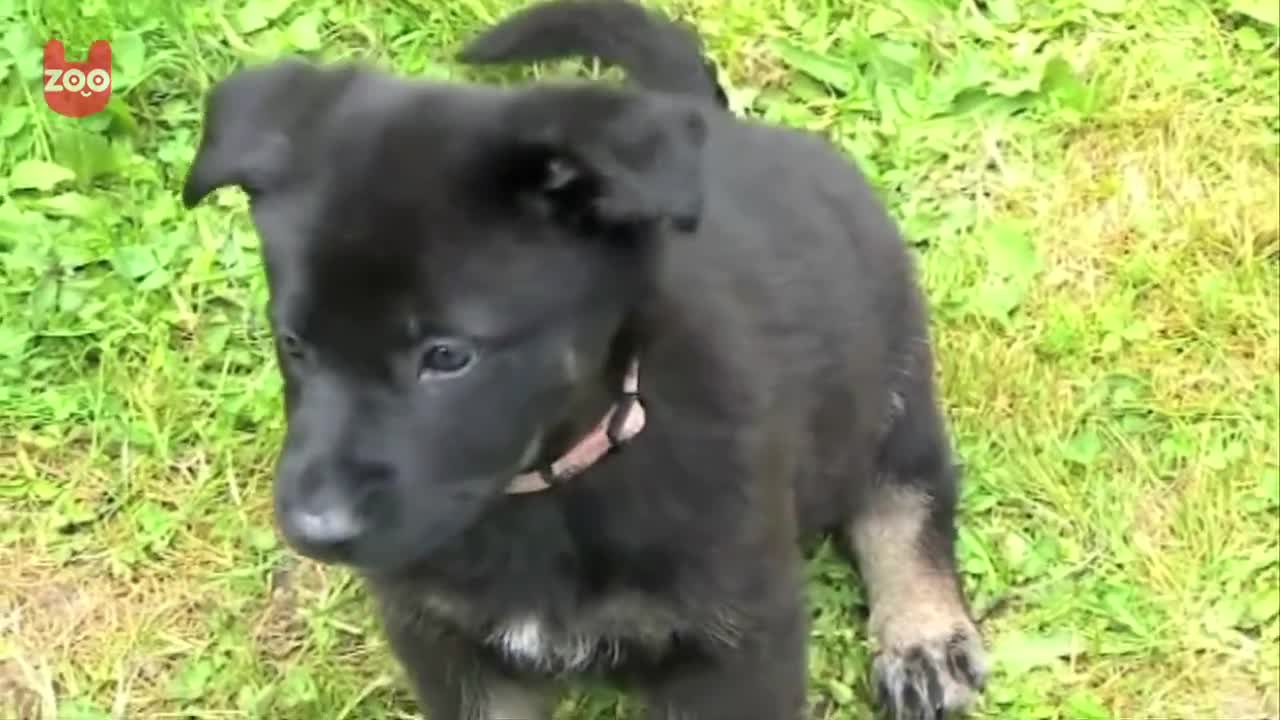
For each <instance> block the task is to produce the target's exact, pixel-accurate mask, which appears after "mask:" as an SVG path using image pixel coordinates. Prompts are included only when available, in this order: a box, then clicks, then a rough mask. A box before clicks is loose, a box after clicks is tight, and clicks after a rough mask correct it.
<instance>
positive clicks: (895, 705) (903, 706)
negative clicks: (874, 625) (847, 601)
mask: <svg viewBox="0 0 1280 720" xmlns="http://www.w3.org/2000/svg"><path fill="white" fill-rule="evenodd" d="M871 675H872V682H873V688H874V690H875V695H876V705H877V706H878V707H879V709H880V713H881V715H882V717H885V718H888V719H889V720H942V719H943V718H945V717H947V715H948V714H949V713H956V712H959V713H963V712H966V711H967V710H968V709H969V708H970V707H971V706H972V704H973V701H974V700H975V699H976V698H977V695H978V693H979V692H981V691H982V688H983V686H984V685H985V684H986V680H987V666H986V656H985V653H984V652H983V649H982V640H981V639H980V638H979V636H978V632H977V629H976V628H974V627H973V626H972V625H971V624H966V625H965V626H964V627H961V628H957V629H956V630H955V631H954V632H952V633H951V634H949V635H939V636H935V637H927V638H921V639H920V640H919V641H916V642H907V643H895V644H894V645H893V646H890V647H887V648H884V649H882V650H881V651H880V652H879V653H877V655H876V658H875V660H874V662H873V663H872V666H871Z"/></svg>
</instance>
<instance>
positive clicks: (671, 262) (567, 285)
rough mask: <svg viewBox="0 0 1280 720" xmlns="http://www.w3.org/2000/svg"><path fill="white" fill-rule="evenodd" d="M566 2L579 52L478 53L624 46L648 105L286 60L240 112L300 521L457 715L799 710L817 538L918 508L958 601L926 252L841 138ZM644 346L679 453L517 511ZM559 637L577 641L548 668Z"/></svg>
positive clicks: (646, 385)
mask: <svg viewBox="0 0 1280 720" xmlns="http://www.w3.org/2000/svg"><path fill="white" fill-rule="evenodd" d="M606 6H610V7H606ZM560 7H561V10H562V11H563V12H562V14H560V15H554V14H553V15H547V16H544V17H543V19H545V18H547V17H559V18H561V21H557V22H546V23H541V24H537V23H535V26H536V27H537V28H538V31H539V33H541V35H540V37H542V38H543V39H544V40H545V39H547V38H552V39H554V38H555V37H556V30H555V28H556V27H561V25H560V24H557V23H558V22H562V21H564V19H565V18H568V19H569V20H571V21H572V22H569V24H568V26H569V27H571V29H572V33H570V34H569V35H566V36H565V37H568V39H567V40H564V41H563V42H550V41H548V42H547V44H545V45H541V46H539V47H533V48H523V47H522V45H521V44H522V43H523V42H524V40H522V39H521V38H522V37H528V36H527V35H525V34H524V31H523V30H521V28H520V26H519V23H515V24H513V25H508V26H505V27H502V28H498V29H496V30H493V31H491V32H490V33H489V34H487V35H486V36H483V37H482V38H481V40H480V41H479V43H480V44H479V45H477V46H473V48H472V50H473V52H472V53H471V57H473V58H479V57H484V58H485V59H486V60H487V61H494V62H497V61H503V60H507V59H513V58H530V57H533V56H535V55H536V56H538V57H550V56H556V55H561V54H573V53H581V54H588V55H590V54H596V55H599V56H602V57H605V58H611V59H613V60H614V61H617V62H620V63H622V64H624V65H625V66H626V67H627V68H628V69H629V70H630V71H631V72H632V74H633V75H634V76H635V77H636V78H638V79H639V84H640V85H642V86H643V87H640V88H627V87H609V86H604V85H594V84H581V85H558V86H550V85H542V86H527V87H519V88H510V89H500V88H492V87H479V86H466V85H456V84H437V83H428V82H416V81H409V80H402V79H397V78H394V77H391V76H388V75H386V74H382V73H379V72H376V71H374V70H372V69H368V68H363V67H358V66H340V67H332V68H322V67H316V66H312V65H308V64H305V63H303V62H301V61H298V60H282V61H279V62H276V63H273V64H270V65H267V66H264V67H259V68H255V69H250V70H242V71H240V72H237V73H235V74H233V75H232V76H231V77H229V78H227V79H226V80H224V81H222V82H221V83H219V84H218V86H216V87H215V89H214V90H213V91H212V93H211V95H210V98H209V100H208V106H207V109H206V120H205V130H204V136H203V138H202V140H201V144H200V147H199V150H198V152H197V155H196V159H195V161H194V163H193V166H192V169H191V171H190V175H189V177H188V179H187V182H186V185H185V187H184V189H183V198H184V202H185V203H186V204H187V206H188V207H190V206H193V205H195V204H197V203H198V202H200V201H201V200H202V199H203V198H204V197H205V196H206V195H207V194H208V193H210V192H212V191H213V190H214V189H216V188H218V187H222V186H225V185H238V186H240V187H242V188H244V189H245V190H246V191H247V192H249V194H250V197H251V199H252V212H253V218H254V222H255V224H256V227H257V228H258V231H259V234H260V236H261V238H262V241H263V254H264V259H265V266H266V271H267V277H268V282H269V286H270V295H271V318H272V325H273V329H274V334H275V337H276V340H277V348H278V360H279V364H280V368H281V371H282V373H283V375H284V378H285V388H286V389H285V408H286V417H287V421H288V429H287V434H286V438H285V442H284V447H283V450H282V452H281V457H280V463H279V467H278V470H277V477H276V484H275V493H276V510H277V520H278V522H279V524H280V527H281V529H282V531H283V533H284V536H285V538H286V539H287V540H288V541H289V543H290V544H291V545H292V546H293V547H295V548H296V549H298V550H299V551H300V552H302V553H304V554H306V555H309V556H311V557H314V558H317V559H319V560H323V561H327V562H338V563H344V564H347V565H350V566H352V567H353V568H355V569H356V570H357V571H358V572H360V573H361V574H362V575H363V576H364V577H365V578H366V579H367V581H368V582H369V585H370V587H371V588H372V590H373V591H374V593H375V594H376V596H377V597H378V599H379V601H380V603H381V605H382V607H383V612H384V620H385V622H386V627H387V631H388V633H389V636H390V638H391V642H392V645H393V647H394V648H395V650H396V653H397V656H398V657H399V658H400V660H401V661H402V663H403V664H404V665H405V667H406V669H407V671H408V673H409V675H410V677H411V679H412V680H413V682H414V685H415V688H416V689H417V692H418V695H419V697H420V698H421V699H422V702H423V704H424V707H425V709H426V710H427V711H428V712H429V718H430V720H455V719H456V720H462V719H466V720H472V719H473V718H488V717H490V716H491V715H490V714H491V713H494V712H497V710H496V709H495V708H496V707H497V705H494V704H493V703H496V702H497V700H496V699H490V700H486V699H485V697H486V693H488V694H489V695H492V696H493V698H498V697H502V698H508V697H516V696H517V695H518V696H519V697H521V698H525V699H524V700H519V701H518V702H519V703H524V704H520V705H519V707H522V708H523V707H528V708H533V707H535V706H537V707H541V706H542V698H546V699H547V701H548V702H549V701H550V699H551V698H552V697H553V695H554V689H555V687H558V686H559V684H560V683H561V682H562V681H570V680H572V679H574V678H575V677H595V678H598V679H603V680H607V681H609V682H613V683H617V684H618V685H620V686H622V687H626V688H631V689H635V690H637V691H638V692H640V693H641V695H642V696H644V697H645V698H647V699H648V701H649V706H650V708H651V712H652V716H653V717H654V718H669V719H670V720H676V719H677V718H679V719H680V720H757V719H758V720H791V719H793V718H799V717H801V716H802V708H803V706H804V692H805V680H806V664H805V646H806V634H807V626H806V611H805V607H804V596H803V588H802V584H801V578H802V572H801V569H802V568H801V562H802V560H801V556H800V553H799V551H798V549H797V542H796V541H797V540H798V539H799V538H800V537H802V536H813V535H815V534H820V533H824V532H827V531H831V530H836V529H841V528H845V527H848V525H849V523H852V522H857V521H858V518H859V514H860V513H867V512H870V511H869V510H867V509H868V508H874V507H877V501H878V498H880V497H881V496H882V495H883V494H884V493H885V492H886V490H885V488H886V487H890V488H893V487H899V486H901V487H904V488H911V487H916V488H919V489H920V490H921V491H923V492H924V493H925V494H926V495H927V497H930V498H932V499H933V501H932V504H931V505H930V515H929V521H928V526H927V528H925V529H923V531H922V534H921V536H920V537H919V542H920V543H922V546H921V547H922V548H923V552H924V553H925V554H926V556H927V557H928V559H929V562H930V563H932V565H933V567H934V568H935V569H936V570H937V571H938V572H940V573H942V574H943V576H945V577H949V578H952V579H954V570H953V559H952V553H953V550H952V537H953V534H954V529H953V507H954V501H955V488H954V480H953V477H952V474H951V461H950V455H949V451H948V449H947V439H946V436H945V431H944V428H943V425H942V422H941V419H940V416H939V414H938V411H937V409H936V399H935V397H934V390H933V387H932V381H931V379H930V374H931V370H932V369H931V359H930V356H929V349H928V339H927V338H928V335H927V330H926V323H925V316H924V311H923V305H922V302H921V298H920V296H919V293H918V291H917V289H916V284H915V281H914V278H913V273H912V268H911V262H910V260H909V257H908V255H907V254H906V252H905V251H904V246H903V244H902V242H901V240H900V239H899V236H898V234H897V231H896V230H895V228H894V225H893V223H892V222H891V221H890V219H889V217H888V216H887V214H886V213H885V212H884V210H883V209H882V208H881V207H880V205H879V203H878V202H877V201H876V199H875V198H874V197H873V195H872V193H871V191H870V189H869V188H868V186H867V184H866V182H865V181H864V180H863V178H862V177H861V176H860V174H859V173H858V172H857V170H856V169H854V168H853V167H851V166H850V165H849V164H848V162H847V161H845V160H844V159H843V158H841V157H840V156H839V154H838V153H836V152H835V151H834V150H833V149H832V148H831V147H830V145H829V144H828V143H826V142H825V141H823V140H821V139H819V138H817V137H814V136H811V135H809V134H806V133H802V132H796V131H791V130H786V129H780V128H772V127H768V126H765V125H762V124H758V123H754V122H746V121H742V120H738V119H735V118H734V117H732V116H731V115H730V114H728V113H725V112H723V111H721V110H720V108H719V107H717V103H715V102H708V100H711V99H713V98H714V97H715V93H716V88H717V87H718V86H716V84H715V82H714V80H711V81H710V82H708V80H707V79H706V75H705V74H704V68H703V66H702V64H701V60H700V59H698V58H700V55H699V54H698V52H699V51H698V49H697V46H696V43H692V42H690V38H693V36H692V35H688V34H686V35H680V34H673V33H669V32H668V31H669V29H671V28H674V27H675V26H673V25H667V24H664V23H661V22H658V21H657V20H656V19H652V18H650V19H649V20H648V21H647V24H646V23H641V22H638V21H637V22H631V23H630V24H629V25H627V26H626V27H625V28H619V27H618V26H617V25H616V19H617V17H620V16H622V15H627V14H629V13H636V12H638V11H636V10H635V9H634V8H632V7H631V6H628V5H626V4H624V3H621V2H615V3H589V2H580V3H572V4H567V3H566V4H563V5H561V6H560ZM544 12H545V11H544ZM636 17H638V16H636ZM634 19H635V18H634V17H633V20H634ZM579 21H580V22H579ZM513 22H514V21H513ZM540 22H541V21H540ZM527 27H534V26H527ZM597 33H600V34H597ZM606 34H607V39H600V38H604V37H605V35H606ZM597 40H599V42H597ZM627 42H632V43H633V46H634V47H635V48H639V49H636V50H635V51H634V52H632V53H631V54H628V53H627V52H624V51H622V50H621V49H619V48H621V47H623V46H624V45H626V43H627ZM610 43H612V45H611V44H610ZM477 48H484V49H483V50H481V49H477ZM628 52H629V51H628ZM695 59H697V60H695ZM720 104H722V103H720ZM442 348H443V349H442ZM633 356H638V357H639V358H640V367H641V370H640V394H641V397H642V398H643V399H644V402H645V406H646V409H647V412H648V425H647V427H646V428H645V430H644V431H643V432H642V433H641V434H640V435H639V436H638V437H636V438H635V439H634V440H632V441H631V443H630V444H629V445H628V447H627V448H626V449H625V450H624V451H622V452H621V453H619V454H616V455H613V456H610V457H608V458H607V459H605V460H604V461H602V462H601V463H600V464H598V465H596V466H594V467H593V468H591V469H590V470H589V471H588V472H587V473H585V474H584V475H582V476H580V477H578V478H575V479H573V480H572V481H570V482H568V483H566V484H565V485H563V486H560V487H556V488H554V489H552V490H548V491H544V492H541V493H534V494H528V495H506V494H504V492H503V488H504V487H505V485H506V484H507V482H508V481H509V480H510V479H511V478H512V477H513V476H514V475H515V474H517V473H518V472H520V471H521V470H524V469H526V468H528V467H532V466H535V465H537V464H539V463H540V462H544V461H546V460H549V459H551V458H554V457H556V456H558V455H559V454H560V453H562V452H563V451H564V450H565V449H566V448H568V447H569V446H570V445H571V444H572V443H573V442H574V441H575V440H576V439H577V438H578V437H579V436H580V435H581V434H582V433H583V432H584V431H585V430H586V429H587V428H589V427H590V426H591V425H593V424H594V423H595V422H596V421H597V420H598V419H599V418H600V417H601V416H602V414H603V413H604V411H605V410H606V408H607V407H608V405H609V403H610V402H611V400H612V398H613V397H614V395H615V393H616V391H617V389H618V388H619V387H620V383H621V377H622V373H623V372H624V369H625V366H626V363H627V362H628V360H629V359H630V358H631V357H633ZM451 358H452V360H451ZM459 358H462V359H463V360H464V361H465V360H466V359H467V358H471V361H470V362H469V363H466V362H463V363H462V364H461V367H455V363H457V362H458V360H459ZM886 484H887V485H886ZM904 542H915V540H914V539H912V538H907V539H905V541H904ZM529 618H536V619H537V621H538V624H537V626H536V627H537V628H538V629H539V633H540V634H538V635H537V638H538V639H539V640H541V641H542V642H543V647H544V648H545V647H547V646H548V645H554V646H555V648H554V649H556V650H557V651H556V652H547V653H544V654H543V655H542V656H538V655H537V653H532V654H530V653H526V654H525V655H521V654H520V653H519V652H516V651H518V650H521V649H523V650H526V651H527V650H529V649H530V648H531V647H533V648H536V647H537V646H536V645H535V644H534V643H533V641H532V640H529V637H530V636H525V635H520V634H519V632H515V631H512V628H516V629H517V630H518V629H519V628H521V627H526V626H522V625H521V624H520V623H521V622H522V621H524V620H525V619H529ZM504 628H505V630H506V632H505V634H503V632H501V631H503V629H504ZM504 638H505V642H506V644H505V646H504ZM525 640H528V642H527V643H525V644H523V645H522V644H521V643H522V642H524V641H525ZM517 646H518V647H517ZM513 648H514V650H513ZM913 667H914V666H913ZM925 669H926V670H927V671H930V672H935V673H936V672H938V669H937V668H934V667H932V666H928V665H927V663H926V666H925ZM945 670H946V668H942V671H945ZM904 672H905V671H904ZM895 677H896V676H895ZM903 677H904V678H905V677H907V676H906V675H904V676H903ZM882 679H884V678H882ZM911 682H916V681H915V680H911V679H910V678H908V679H905V680H893V683H892V684H893V687H891V688H889V690H890V691H891V692H897V691H899V690H901V688H902V687H907V685H908V684H910V683H911ZM935 684H936V683H935ZM512 688H517V689H518V690H519V692H516V691H513V690H512ZM530 697H533V698H537V699H538V700H537V701H534V700H528V699H527V698H530ZM504 702H505V701H504ZM513 702H517V701H513ZM487 703H488V704H487ZM939 703H941V700H940V699H938V698H934V697H929V698H925V699H924V701H923V704H922V703H920V702H917V703H915V704H914V705H911V706H910V708H916V709H910V708H907V707H906V706H897V707H894V710H895V711H896V717H898V718H912V719H914V718H917V717H920V718H923V717H926V716H927V717H932V708H933V707H934V706H935V705H938V704H939ZM521 712H526V711H521ZM527 712H530V713H532V712H535V711H534V710H529V711H527ZM536 712H541V710H538V711H536ZM486 713H490V714H486Z"/></svg>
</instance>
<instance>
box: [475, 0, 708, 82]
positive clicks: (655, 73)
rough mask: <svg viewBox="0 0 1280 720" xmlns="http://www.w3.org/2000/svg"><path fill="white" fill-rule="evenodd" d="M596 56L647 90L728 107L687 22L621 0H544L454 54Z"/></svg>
mask: <svg viewBox="0 0 1280 720" xmlns="http://www.w3.org/2000/svg"><path fill="white" fill-rule="evenodd" d="M566 57H590V58H596V59H598V60H600V61H602V62H605V63H608V64H610V65H616V66H618V67H621V68H622V69H623V70H625V71H626V72H627V75H628V76H629V77H630V79H631V80H632V82H635V83H636V84H637V85H639V86H641V87H644V88H647V89H649V90H657V91H660V92H668V93H677V94H683V95H693V96H696V97H701V98H705V99H708V100H712V101H714V102H715V103H716V104H717V105H719V106H721V107H728V104H729V102H728V98H727V97H726V96H725V92H724V88H722V87H721V86H720V83H719V82H718V81H717V79H716V67H715V65H714V64H713V63H712V62H711V61H710V60H708V59H707V58H706V56H705V55H704V53H703V49H702V41H701V39H700V38H699V37H698V35H697V34H696V33H695V32H693V31H692V30H691V29H689V28H687V27H684V26H683V25H680V24H677V23H676V22H673V21H671V20H669V19H667V18H665V17H663V16H661V15H658V14H657V13H655V12H652V11H649V10H646V9H645V8H643V7H641V6H640V5H636V4H633V3H631V2H629V1H627V0H550V2H543V3H539V4H536V5H533V6H532V7H529V8H526V9H524V10H521V11H519V12H516V13H513V14H512V15H509V16H508V17H507V18H505V19H503V20H501V21H500V22H498V24H496V25H494V26H493V27H490V28H489V29H488V30H486V31H484V32H483V33H481V34H480V35H479V36H477V37H475V38H473V39H472V40H471V42H469V43H467V45H466V47H464V48H463V49H462V51H461V52H460V53H459V54H458V59H459V60H461V61H462V62H465V63H468V64H472V65H484V64H497V63H512V62H536V61H540V60H557V59H561V58H566Z"/></svg>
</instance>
